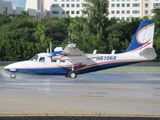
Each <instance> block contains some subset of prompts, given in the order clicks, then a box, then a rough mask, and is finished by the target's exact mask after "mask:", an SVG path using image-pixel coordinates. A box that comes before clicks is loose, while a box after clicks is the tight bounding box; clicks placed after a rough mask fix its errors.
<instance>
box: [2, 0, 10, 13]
mask: <svg viewBox="0 0 160 120" xmlns="http://www.w3.org/2000/svg"><path fill="white" fill-rule="evenodd" d="M0 13H1V14H12V2H9V1H3V0H0Z"/></svg>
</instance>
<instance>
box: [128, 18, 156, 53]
mask: <svg viewBox="0 0 160 120" xmlns="http://www.w3.org/2000/svg"><path fill="white" fill-rule="evenodd" d="M153 35H154V21H153V20H143V21H142V22H141V23H140V25H139V27H138V29H137V31H136V33H135V35H134V37H133V39H132V41H131V43H130V45H129V47H128V48H127V50H126V52H130V51H132V52H140V51H141V50H144V49H146V48H152V47H153Z"/></svg>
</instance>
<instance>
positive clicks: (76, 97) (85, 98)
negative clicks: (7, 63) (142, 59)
mask: <svg viewBox="0 0 160 120" xmlns="http://www.w3.org/2000/svg"><path fill="white" fill-rule="evenodd" d="M4 115H5V116H7V115H12V116H37V115H38V116H48V115H49V116H128V117H132V116H134V117H135V116H138V117H146V116H148V117H159V116H160V74H159V73H148V72H147V73H145V72H143V73H121V72H116V73H111V72H107V71H102V72H95V73H89V74H84V75H78V77H77V78H76V79H67V78H65V77H64V76H48V75H26V74H17V77H16V79H11V78H10V74H9V73H7V72H5V71H3V70H1V71H0V116H4Z"/></svg>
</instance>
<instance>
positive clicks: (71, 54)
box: [53, 44, 97, 64]
mask: <svg viewBox="0 0 160 120" xmlns="http://www.w3.org/2000/svg"><path fill="white" fill-rule="evenodd" d="M96 57H97V55H96V54H89V55H86V54H84V53H83V52H82V51H81V50H80V49H78V48H76V44H69V45H67V47H66V48H65V49H64V50H63V51H62V55H61V56H55V57H53V59H57V60H68V61H70V62H71V63H72V64H83V63H85V61H87V60H90V59H91V58H96Z"/></svg>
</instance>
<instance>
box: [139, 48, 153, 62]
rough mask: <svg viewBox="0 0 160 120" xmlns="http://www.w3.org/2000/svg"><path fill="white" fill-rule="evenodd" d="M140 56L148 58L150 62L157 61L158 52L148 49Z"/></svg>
mask: <svg viewBox="0 0 160 120" xmlns="http://www.w3.org/2000/svg"><path fill="white" fill-rule="evenodd" d="M139 54H140V56H143V57H146V58H147V59H149V60H152V59H155V58H156V52H155V49H154V48H153V47H152V48H146V49H144V50H142V51H141V52H140V53H139Z"/></svg>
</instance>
